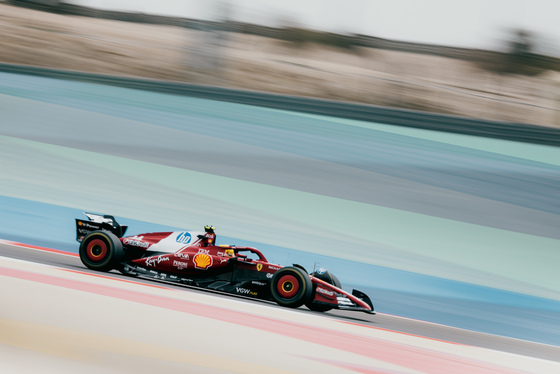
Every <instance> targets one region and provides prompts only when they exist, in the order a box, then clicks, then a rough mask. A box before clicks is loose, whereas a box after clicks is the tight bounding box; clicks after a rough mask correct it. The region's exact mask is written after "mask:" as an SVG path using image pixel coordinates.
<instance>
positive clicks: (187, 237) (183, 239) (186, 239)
mask: <svg viewBox="0 0 560 374" xmlns="http://www.w3.org/2000/svg"><path fill="white" fill-rule="evenodd" d="M191 239H192V237H191V234H190V233H189V232H186V231H185V232H182V233H180V234H179V235H177V239H175V241H176V242H177V243H182V244H187V243H190V242H191Z"/></svg>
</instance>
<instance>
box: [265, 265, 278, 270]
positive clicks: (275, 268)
mask: <svg viewBox="0 0 560 374" xmlns="http://www.w3.org/2000/svg"><path fill="white" fill-rule="evenodd" d="M268 269H269V270H280V267H278V266H270V265H269V266H268Z"/></svg>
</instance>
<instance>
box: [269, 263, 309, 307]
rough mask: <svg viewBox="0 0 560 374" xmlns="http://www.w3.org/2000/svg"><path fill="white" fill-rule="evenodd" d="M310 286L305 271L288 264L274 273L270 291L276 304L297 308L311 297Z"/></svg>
mask: <svg viewBox="0 0 560 374" xmlns="http://www.w3.org/2000/svg"><path fill="white" fill-rule="evenodd" d="M312 286H313V285H312V284H311V279H310V278H309V275H307V273H306V272H305V271H303V270H301V269H299V268H296V267H291V266H289V267H285V268H282V269H280V270H278V271H277V272H276V273H274V276H273V277H272V281H271V282H270V292H271V294H272V298H273V300H274V301H276V303H277V304H278V305H281V306H285V307H288V308H298V307H300V306H302V305H303V304H304V303H305V302H306V301H307V300H308V299H309V298H310V297H311V293H312V291H313V290H312Z"/></svg>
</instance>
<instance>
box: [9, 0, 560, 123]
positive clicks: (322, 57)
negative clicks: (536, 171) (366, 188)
mask: <svg viewBox="0 0 560 374" xmlns="http://www.w3.org/2000/svg"><path fill="white" fill-rule="evenodd" d="M208 35H210V36H211V33H208V32H202V31H195V30H191V29H185V28H182V27H177V26H162V25H149V24H138V23H130V22H121V21H110V20H103V19H96V18H86V17H79V16H67V15H58V14H51V13H45V12H40V11H36V10H31V9H24V8H19V7H14V6H11V5H7V4H1V3H0V62H7V63H15V64H27V65H35V66H43V67H52V68H58V69H70V70H81V71H89V72H95V73H105V74H114V75H129V76H138V77H147V78H154V79H165V80H177V81H185V82H193V83H201V84H211V85H220V86H227V87H233V88H243V89H251V90H260V91H269V92H278V93H284V94H294V95H303V96H313V97H321V98H327V99H335V100H344V101H357V102H362V103H368V104H375V105H384V106H392V107H400V108H408V109H417V110H425V111H435V112H440V113H447V114H455V115H461V116H469V117H475V118H485V119H495V120H500V121H513V122H523V123H531V124H538V125H544V126H556V127H559V126H560V115H558V110H559V109H560V101H559V100H560V93H559V89H560V83H559V79H558V78H557V77H555V75H556V74H558V73H551V72H550V73H545V74H541V75H539V76H533V77H527V76H521V75H500V74H495V73H492V72H489V71H487V70H482V69H480V68H479V67H477V65H476V64H473V63H471V62H469V61H464V60H459V59H451V58H445V57H438V56H431V55H421V54H412V53H405V52H395V51H387V50H379V49H373V48H365V47H353V48H350V49H345V48H335V47H328V46H325V45H321V44H317V43H305V44H304V45H300V46H294V45H293V43H292V44H289V43H287V42H283V41H279V40H274V39H270V38H265V37H261V36H255V35H246V34H241V33H228V34H224V35H222V36H225V37H226V38H225V40H223V41H220V42H218V41H216V40H213V39H208ZM220 44H221V45H223V46H222V47H220V46H219V45H220ZM216 56H220V59H216ZM216 61H219V63H218V64H217V65H216V64H215V62H216ZM213 65H214V66H213Z"/></svg>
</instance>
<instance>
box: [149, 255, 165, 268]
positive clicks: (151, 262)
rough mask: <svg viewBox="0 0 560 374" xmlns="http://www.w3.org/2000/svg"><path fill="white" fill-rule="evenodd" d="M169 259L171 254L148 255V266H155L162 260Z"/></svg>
mask: <svg viewBox="0 0 560 374" xmlns="http://www.w3.org/2000/svg"><path fill="white" fill-rule="evenodd" d="M165 261H169V256H161V255H160V256H157V257H148V258H147V259H146V266H155V265H156V264H159V263H160V262H165Z"/></svg>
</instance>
